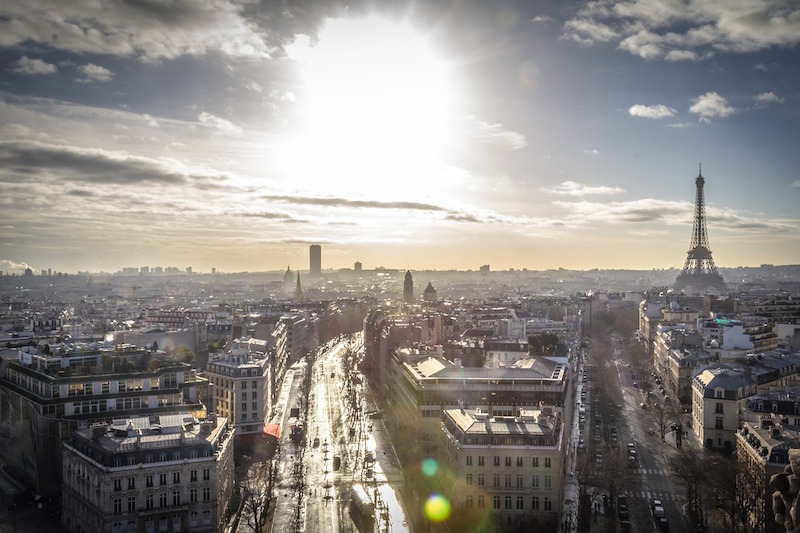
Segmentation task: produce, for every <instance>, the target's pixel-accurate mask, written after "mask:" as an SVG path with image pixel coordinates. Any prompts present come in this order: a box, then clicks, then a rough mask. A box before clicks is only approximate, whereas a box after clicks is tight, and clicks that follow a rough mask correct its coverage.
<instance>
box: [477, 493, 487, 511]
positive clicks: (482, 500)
mask: <svg viewBox="0 0 800 533" xmlns="http://www.w3.org/2000/svg"><path fill="white" fill-rule="evenodd" d="M484 507H486V498H484V497H483V494H478V509H483V508H484Z"/></svg>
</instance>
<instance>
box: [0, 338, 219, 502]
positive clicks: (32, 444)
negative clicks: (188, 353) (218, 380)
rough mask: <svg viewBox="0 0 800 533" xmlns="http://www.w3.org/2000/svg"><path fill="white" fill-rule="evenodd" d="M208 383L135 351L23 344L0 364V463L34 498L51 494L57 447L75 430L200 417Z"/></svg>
mask: <svg viewBox="0 0 800 533" xmlns="http://www.w3.org/2000/svg"><path fill="white" fill-rule="evenodd" d="M207 386H208V381H207V380H206V379H205V378H202V377H198V376H197V373H196V372H195V370H194V369H193V368H192V367H191V366H190V365H188V364H186V363H180V362H177V361H174V360H171V359H158V358H156V357H154V356H153V354H151V353H149V352H148V351H147V350H143V349H140V348H136V347H133V346H125V345H118V346H114V347H109V348H104V347H98V346H97V345H90V344H81V343H77V344H75V345H72V346H70V347H68V346H65V345H61V346H59V345H55V344H53V345H50V349H49V350H48V351H47V352H45V351H41V350H38V349H37V348H35V347H25V348H24V349H20V350H19V351H18V356H17V358H16V359H11V360H0V420H2V421H3V424H2V426H1V427H0V443H2V446H0V458H2V459H3V460H5V462H6V464H7V465H9V467H10V468H12V469H14V470H16V471H17V473H18V474H19V475H21V476H23V479H24V480H25V482H26V483H27V484H29V486H31V487H33V489H34V490H35V491H36V493H37V494H41V495H52V494H55V493H57V492H58V491H59V490H60V489H61V479H60V477H59V475H58V474H59V473H60V472H61V468H60V466H61V465H60V464H59V463H60V460H61V453H60V449H61V443H62V441H63V440H64V439H66V438H68V437H69V435H70V434H71V433H72V432H73V431H75V430H77V429H79V428H85V427H88V426H89V425H91V424H93V423H98V422H104V421H107V420H110V419H112V418H123V417H134V416H140V415H150V414H159V415H160V414H165V415H166V414H170V413H177V412H192V413H197V414H199V415H204V413H205V406H204V405H203V403H202V398H203V396H204V395H205V391H206V389H207ZM54 472H55V473H56V474H55V475H54Z"/></svg>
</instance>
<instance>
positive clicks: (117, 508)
mask: <svg viewBox="0 0 800 533" xmlns="http://www.w3.org/2000/svg"><path fill="white" fill-rule="evenodd" d="M114 512H115V513H121V512H122V498H114Z"/></svg>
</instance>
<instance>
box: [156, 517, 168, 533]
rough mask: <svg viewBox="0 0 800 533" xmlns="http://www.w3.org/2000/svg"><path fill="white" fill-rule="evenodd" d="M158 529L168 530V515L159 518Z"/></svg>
mask: <svg viewBox="0 0 800 533" xmlns="http://www.w3.org/2000/svg"><path fill="white" fill-rule="evenodd" d="M158 530H159V531H166V530H167V517H166V516H162V517H161V518H159V519H158Z"/></svg>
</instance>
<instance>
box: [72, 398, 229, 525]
mask: <svg viewBox="0 0 800 533" xmlns="http://www.w3.org/2000/svg"><path fill="white" fill-rule="evenodd" d="M62 457H63V459H62V465H63V466H62V479H63V482H62V487H63V488H62V507H61V508H62V515H61V523H62V525H63V526H64V527H65V528H66V529H67V530H68V531H71V532H75V533H96V532H102V533H128V532H135V533H154V532H156V531H197V532H213V531H222V529H223V528H222V526H223V523H224V519H225V511H226V509H227V506H228V502H229V501H230V499H231V496H232V494H233V487H234V471H233V466H234V465H233V431H231V428H230V425H229V424H228V423H227V420H226V419H225V418H222V417H213V418H210V419H207V420H198V419H196V418H195V417H194V416H192V415H191V414H180V415H163V416H156V415H153V416H150V417H134V418H127V419H125V418H122V419H117V420H114V421H113V422H112V423H111V424H98V425H94V426H92V427H89V428H86V429H81V430H78V431H75V432H74V433H73V434H72V435H71V436H70V438H69V439H68V440H67V441H66V442H64V444H63V448H62Z"/></svg>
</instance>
